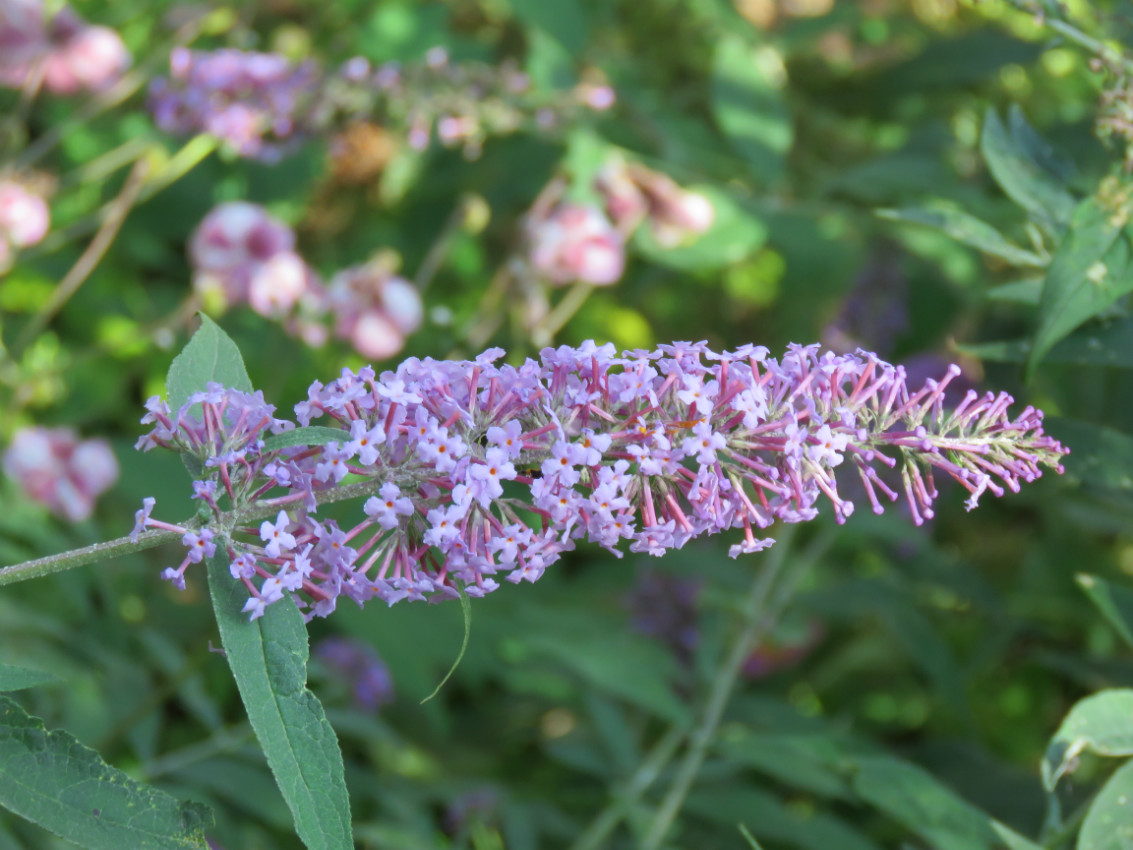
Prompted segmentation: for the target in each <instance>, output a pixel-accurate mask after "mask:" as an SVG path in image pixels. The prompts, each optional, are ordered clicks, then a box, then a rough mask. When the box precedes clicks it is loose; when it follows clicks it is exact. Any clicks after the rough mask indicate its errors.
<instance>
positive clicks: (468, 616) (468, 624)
mask: <svg viewBox="0 0 1133 850" xmlns="http://www.w3.org/2000/svg"><path fill="white" fill-rule="evenodd" d="M460 612H461V613H462V614H463V615H464V639H463V640H462V641H461V642H460V652H458V653H457V654H456V660H455V661H453V662H452V666H451V667H449V668H448V672H447V673H445V676H444V678H443V679H441V680H440V682H438V683H437V686H436V687H435V688H433V692H432V693H431V694H429V695H428V696H427V697H425V698H424V699H423V700H421V704H422V705H424V704H425V703H427V702H428V701H429V700H431V699H432V698H433V697H435V696H436V695H437V694H439V693H440V692H441V688H443V687H444V686H445V682H447V681H448V680H449V679H450V678H452V674H453V673H455V672H456V668H457V667H459V666H460V662H461V659H463V658H464V653H465V652H466V651H467V650H468V636H469V635H470V634H472V603H470V602H469V601H468V594H467V593H465V592H464V591H463V590H462V591H460Z"/></svg>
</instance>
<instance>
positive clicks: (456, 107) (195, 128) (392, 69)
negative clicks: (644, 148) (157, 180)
mask: <svg viewBox="0 0 1133 850" xmlns="http://www.w3.org/2000/svg"><path fill="white" fill-rule="evenodd" d="M169 65H170V75H169V77H163V78H158V79H156V80H154V82H153V84H152V85H151V87H150V99H149V107H150V111H151V112H152V113H153V115H154V118H155V120H156V121H157V125H158V126H159V127H160V128H161V129H163V130H165V131H166V132H168V133H174V134H178V135H186V134H191V133H199V132H206V133H210V134H212V135H213V136H216V137H217V138H218V139H220V140H222V141H223V142H225V144H226V145H227V147H228V148H229V149H230V150H231V151H233V152H234V153H236V154H237V155H238V156H242V157H248V158H252V159H259V160H264V161H267V162H275V161H278V160H279V159H280V158H282V157H283V156H285V155H286V154H288V153H289V152H290V151H291V150H293V149H294V148H295V147H296V146H297V143H298V142H300V141H301V140H302V139H304V138H306V137H309V136H312V135H318V134H320V133H323V132H329V131H334V130H336V129H341V128H342V127H344V126H348V125H349V124H351V123H352V122H357V121H359V120H362V119H372V120H376V121H378V122H379V123H382V124H389V125H391V126H394V127H397V128H400V129H401V130H402V131H403V133H404V138H405V140H406V142H407V144H408V145H409V147H411V148H414V149H416V150H422V149H424V148H426V147H428V145H429V144H430V142H431V141H432V139H433V138H436V139H437V140H438V141H439V142H440V143H441V144H442V145H444V146H446V147H461V148H462V149H463V150H464V153H465V155H466V156H468V157H469V158H472V157H475V156H476V155H478V154H479V152H480V149H481V147H482V146H483V143H484V140H485V139H486V138H487V137H488V136H491V135H501V134H505V133H511V132H515V131H516V130H519V129H521V128H525V127H526V128H530V129H535V130H547V129H551V128H553V127H556V126H559V125H560V124H562V123H564V122H567V121H569V120H571V119H572V118H573V117H574V116H575V115H576V114H577V113H579V112H580V111H583V110H601V109H606V108H608V107H609V106H610V105H612V103H613V100H614V95H613V90H612V89H610V88H609V87H608V86H602V85H594V84H584V85H580V86H578V87H577V88H576V89H575V90H573V91H567V92H547V93H542V92H536V91H533V90H532V88H531V85H530V81H529V80H528V78H527V75H526V74H524V73H523V72H522V71H520V70H519V68H518V66H516V65H515V63H514V62H510V61H504V62H502V63H500V64H499V65H488V64H483V63H454V62H450V61H449V58H448V54H447V53H446V52H445V50H444V49H443V48H439V47H436V48H433V49H432V50H430V51H428V52H427V53H426V55H425V57H424V60H423V61H422V62H418V63H413V64H406V65H401V64H399V63H387V64H384V65H381V66H379V67H376V68H375V67H373V66H372V65H371V64H370V62H369V61H368V60H367V59H365V58H364V57H361V56H356V57H354V58H352V59H349V60H347V61H346V62H344V63H343V64H342V66H341V67H340V68H339V69H338V70H337V71H336V72H328V71H326V70H325V69H323V68H321V67H320V66H319V65H318V64H317V63H316V62H314V61H312V60H308V61H306V62H303V63H299V64H297V63H294V62H291V61H290V60H288V59H287V58H286V57H284V56H282V55H280V54H277V53H256V52H251V51H241V50H232V49H223V50H215V51H211V52H209V51H193V50H189V49H188V48H184V47H179V48H176V49H175V50H174V51H173V52H172V54H171V56H170V63H169Z"/></svg>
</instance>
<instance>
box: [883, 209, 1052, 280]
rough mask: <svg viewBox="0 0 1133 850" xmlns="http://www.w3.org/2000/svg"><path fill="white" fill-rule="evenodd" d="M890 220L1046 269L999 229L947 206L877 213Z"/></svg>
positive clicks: (1040, 261)
mask: <svg viewBox="0 0 1133 850" xmlns="http://www.w3.org/2000/svg"><path fill="white" fill-rule="evenodd" d="M877 215H878V216H880V217H881V218H884V219H887V220H889V221H905V222H909V223H911V224H921V225H924V226H925V227H932V228H935V229H937V230H941V231H943V232H944V233H946V234H948V235H949V236H951V237H952V238H953V239H955V240H956V241H957V242H962V243H963V244H965V245H969V246H971V247H972V248H976V249H978V250H980V251H983V252H984V253H985V254H991V255H992V256H993V257H999V258H1000V259H1002V260H1006V261H1007V262H1009V263H1011V264H1012V265H1015V266H1045V265H1046V263H1045V262H1044V261H1043V259H1042V257H1040V256H1039V255H1038V254H1036V253H1034V252H1033V251H1027V250H1026V249H1024V248H1020V247H1019V246H1018V245H1016V244H1014V243H1013V242H1010V241H1008V240H1007V239H1006V238H1005V237H1004V236H1003V235H1002V234H1001V233H1000V232H999V231H998V230H996V229H995V228H994V227H992V226H991V225H990V224H988V223H987V222H986V221H981V220H980V219H978V218H976V217H975V216H973V215H969V214H968V213H966V212H963V211H962V210H956V209H949V208H946V207H904V208H902V209H896V210H878V212H877Z"/></svg>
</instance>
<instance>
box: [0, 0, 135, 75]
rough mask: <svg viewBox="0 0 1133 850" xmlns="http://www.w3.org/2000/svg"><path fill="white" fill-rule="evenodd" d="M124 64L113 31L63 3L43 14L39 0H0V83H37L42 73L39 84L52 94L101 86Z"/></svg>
mask: <svg viewBox="0 0 1133 850" xmlns="http://www.w3.org/2000/svg"><path fill="white" fill-rule="evenodd" d="M52 7H55V4H52ZM130 63H131V57H130V52H129V51H128V50H127V49H126V45H125V44H124V43H123V42H122V38H121V37H120V36H119V35H118V33H116V32H115V31H114V30H112V29H110V28H109V27H102V26H92V25H91V24H88V23H87V22H86V21H84V20H83V19H82V18H81V17H79V15H78V14H77V13H76V12H75V11H74V10H73V9H71V8H70V7H69V6H62V7H61V8H57V11H55V13H54V14H53V15H49V14H48V10H47V9H46V8H45V4H44V2H43V0H0V85H2V86H7V87H9V88H22V87H24V86H26V85H28V84H29V82H30V83H31V84H33V85H39V83H38V82H36V80H37V78H40V75H42V77H41V80H42V85H43V87H44V88H46V89H47V90H48V91H50V92H54V93H56V94H73V93H75V92H78V91H101V90H102V89H105V88H107V87H108V86H110V85H112V84H113V83H115V82H116V81H117V80H118V78H119V77H121V76H122V74H123V73H124V72H125V71H126V69H128V68H129V67H130Z"/></svg>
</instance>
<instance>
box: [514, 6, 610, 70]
mask: <svg viewBox="0 0 1133 850" xmlns="http://www.w3.org/2000/svg"><path fill="white" fill-rule="evenodd" d="M508 3H509V5H510V6H511V8H512V12H513V13H514V14H515V16H516V17H517V18H519V20H520V21H522V22H523V23H524V25H526V26H527V27H529V28H532V29H536V30H539V31H541V32H542V33H544V34H545V35H549V36H550V37H551V38H553V39H555V41H557V42H558V43H559V44H560V45H561V46H562V47H563V49H564V50H566V51H567V52H568V53H570V54H572V55H574V56H578V55H579V54H581V53H583V52H584V51H585V50H586V46H587V44H588V43H589V41H590V26H589V23H590V22H589V20H588V18H587V15H586V11H587V10H586V9H585V8H584V7H583V5H582V4H581V3H579V2H577V0H555V2H553V3H548V2H546V0H508Z"/></svg>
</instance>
